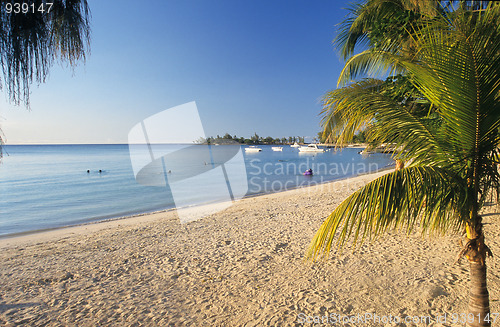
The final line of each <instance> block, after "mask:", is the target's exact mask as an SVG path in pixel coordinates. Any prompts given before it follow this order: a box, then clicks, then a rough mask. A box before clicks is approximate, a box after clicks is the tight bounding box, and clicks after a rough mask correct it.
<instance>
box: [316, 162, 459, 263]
mask: <svg viewBox="0 0 500 327" xmlns="http://www.w3.org/2000/svg"><path fill="white" fill-rule="evenodd" d="M467 199H468V198H467V187H466V183H465V181H464V180H463V179H461V178H460V177H459V176H457V175H456V174H455V173H453V172H451V171H449V170H447V169H443V168H433V167H409V168H405V169H401V170H398V171H394V172H392V173H388V174H386V175H384V176H382V177H379V178H377V179H375V180H374V181H372V182H370V183H368V184H367V185H366V186H364V187H363V188H361V189H360V190H358V191H356V192H355V193H353V194H352V195H351V196H349V197H348V198H347V199H345V200H344V201H343V202H342V203H341V204H340V205H339V206H338V207H337V208H336V209H335V211H333V212H332V213H331V214H330V216H328V218H327V219H326V220H325V222H324V223H323V224H322V225H321V227H320V229H319V230H318V232H317V233H316V235H315V236H314V238H313V240H312V242H311V244H310V247H309V251H308V253H307V257H308V258H312V259H313V260H314V259H316V258H317V257H318V255H319V254H320V253H323V254H327V253H328V252H329V251H330V250H331V247H332V245H333V242H334V239H335V238H337V245H339V246H343V245H344V244H345V243H346V242H347V241H348V240H349V238H350V237H352V238H353V241H354V243H355V244H356V242H357V241H359V240H361V241H363V240H365V239H373V238H375V237H376V236H378V235H380V234H381V233H383V232H385V231H387V230H388V229H391V228H392V229H404V230H405V231H406V232H410V231H412V230H413V229H414V228H415V227H416V226H417V225H419V226H420V228H421V229H422V232H423V233H424V232H440V233H444V232H445V231H447V230H449V229H450V228H451V229H456V230H458V229H459V228H460V227H462V226H463V224H464V223H465V220H464V219H463V218H462V217H464V215H465V214H464V213H463V212H460V211H459V210H460V208H463V207H464V203H466V201H467ZM465 216H466V215H465Z"/></svg>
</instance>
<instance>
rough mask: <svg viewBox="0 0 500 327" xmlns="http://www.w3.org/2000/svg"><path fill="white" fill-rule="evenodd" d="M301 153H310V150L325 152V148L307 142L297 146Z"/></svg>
mask: <svg viewBox="0 0 500 327" xmlns="http://www.w3.org/2000/svg"><path fill="white" fill-rule="evenodd" d="M299 152H301V153H311V152H325V149H322V148H318V146H317V145H316V144H308V145H307V146H301V147H300V148H299Z"/></svg>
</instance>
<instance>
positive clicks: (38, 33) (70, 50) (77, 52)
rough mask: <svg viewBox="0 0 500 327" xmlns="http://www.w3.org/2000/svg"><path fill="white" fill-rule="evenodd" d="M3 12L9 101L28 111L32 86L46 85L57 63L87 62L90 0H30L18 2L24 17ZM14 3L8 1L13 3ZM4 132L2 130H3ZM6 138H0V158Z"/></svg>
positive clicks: (1, 37)
mask: <svg viewBox="0 0 500 327" xmlns="http://www.w3.org/2000/svg"><path fill="white" fill-rule="evenodd" d="M7 3H8V2H7V1H2V2H1V10H0V66H1V69H2V75H3V84H2V82H1V81H0V89H2V88H4V89H5V90H6V92H7V94H8V96H9V100H10V101H11V102H12V103H14V104H16V105H20V104H21V103H24V105H25V106H26V107H28V108H29V95H30V86H31V84H33V82H36V83H43V82H45V80H46V78H47V76H48V74H49V68H50V67H51V66H52V65H53V63H54V61H60V62H67V63H69V64H70V66H72V67H74V66H75V65H76V64H77V62H78V61H80V60H85V56H86V54H87V53H88V51H89V44H90V22H89V20H90V10H89V6H88V4H87V0H53V1H50V3H52V5H50V4H49V2H47V1H45V0H43V1H42V0H28V1H24V2H19V1H18V3H19V4H20V5H21V4H22V5H23V6H25V5H28V6H27V7H25V8H28V10H30V11H29V12H28V13H25V14H23V13H22V12H21V13H15V12H13V11H10V12H9V11H7V10H6V4H7ZM10 3H11V2H9V4H10ZM0 132H1V130H0ZM2 144H3V139H2V137H1V135H0V159H1V157H2V147H1V145H2Z"/></svg>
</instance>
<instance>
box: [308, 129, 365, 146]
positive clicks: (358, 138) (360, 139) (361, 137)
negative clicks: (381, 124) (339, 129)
mask: <svg viewBox="0 0 500 327" xmlns="http://www.w3.org/2000/svg"><path fill="white" fill-rule="evenodd" d="M316 141H318V142H319V143H323V144H324V143H327V142H326V137H325V135H324V133H323V132H319V133H318V136H317V137H315V138H314V139H313V143H315V142H316ZM336 142H337V140H336V139H334V138H332V142H329V143H336ZM367 142H368V141H367V139H366V131H364V130H363V131H359V132H358V133H357V134H354V136H353V138H352V142H351V143H352V144H356V143H367Z"/></svg>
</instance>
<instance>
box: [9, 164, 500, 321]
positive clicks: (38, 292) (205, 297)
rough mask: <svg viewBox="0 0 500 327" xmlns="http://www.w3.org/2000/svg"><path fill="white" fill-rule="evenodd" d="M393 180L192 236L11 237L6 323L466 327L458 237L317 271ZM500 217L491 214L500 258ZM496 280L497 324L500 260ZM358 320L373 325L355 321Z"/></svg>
mask: <svg viewBox="0 0 500 327" xmlns="http://www.w3.org/2000/svg"><path fill="white" fill-rule="evenodd" d="M384 173H385V172H378V173H374V174H370V175H364V176H358V177H355V178H351V179H346V180H342V181H337V182H332V183H328V184H322V185H317V186H312V187H308V188H303V189H295V190H291V191H286V192H281V193H276V194H268V195H262V196H257V197H253V198H247V199H243V200H241V201H238V202H237V203H235V204H234V205H233V206H231V207H230V208H228V209H226V210H224V211H221V212H219V213H217V214H214V215H212V216H209V217H207V218H205V219H202V220H198V221H194V222H191V223H188V224H183V225H181V224H180V223H179V219H178V218H177V216H176V214H175V211H168V212H162V213H156V214H151V215H143V216H139V217H133V218H128V219H123V220H115V221H111V222H104V223H96V224H90V225H85V226H77V227H71V228H65V229H59V230H55V231H50V232H44V233H37V234H31V235H25V236H21V237H16V238H9V239H2V240H0V249H1V252H0V257H1V259H0V260H1V262H2V264H1V266H0V325H2V326H18V325H25V326H320V325H321V326H333V325H349V326H384V325H386V326H429V325H431V326H463V324H460V323H453V319H452V318H453V316H452V314H461V313H465V312H467V297H468V264H467V263H466V261H465V259H462V261H461V264H454V261H455V259H456V256H457V253H458V252H459V250H460V248H459V245H458V240H459V239H460V236H458V235H445V236H442V237H435V238H429V237H422V236H421V235H420V234H419V233H418V232H415V233H414V234H412V235H409V236H406V235H402V234H399V233H394V232H391V233H389V234H387V235H385V236H384V237H383V238H381V239H380V240H379V241H375V242H373V243H366V244H364V245H363V246H362V247H361V248H359V249H358V250H357V251H356V252H355V253H353V252H352V251H351V250H349V249H347V250H344V252H342V253H335V252H332V253H331V255H330V257H329V259H328V260H325V261H322V262H318V263H314V264H312V263H310V262H305V261H304V254H305V251H306V249H307V246H308V244H309V242H310V241H311V238H312V236H313V235H314V233H315V232H316V230H317V229H318V228H319V226H320V224H321V223H322V221H323V220H324V219H325V218H326V216H327V215H328V214H329V213H330V212H331V211H332V210H333V209H334V208H335V207H336V206H337V205H338V204H339V203H340V202H341V201H342V200H343V199H344V198H346V197H347V196H348V195H349V194H351V193H352V192H353V191H355V190H357V189H358V188H359V187H361V186H362V185H364V184H366V183H367V182H369V181H370V180H372V179H374V178H376V177H378V176H381V175H382V174H384ZM496 209H497V208H496V206H492V205H491V206H488V207H486V209H485V212H484V221H485V223H486V224H485V229H486V240H487V242H488V245H489V246H490V248H491V250H492V251H493V254H494V255H495V254H499V253H500V230H499V229H498V228H495V224H497V223H499V220H500V217H499V215H498V214H496V213H494V212H496ZM488 269H489V270H488V283H489V290H490V301H491V312H492V313H497V312H500V304H499V299H500V275H499V274H500V270H499V263H498V261H497V259H496V258H493V259H489V260H488ZM445 314H446V315H447V316H446V319H443V318H442V317H444V315H445ZM354 316H357V317H358V318H357V319H359V317H361V318H363V319H364V320H362V321H359V320H357V322H356V323H352V321H351V323H343V322H342V319H343V321H344V322H346V320H345V319H346V318H345V317H347V318H350V317H354ZM370 316H371V317H372V318H370ZM325 317H328V321H326V320H325ZM376 317H378V319H379V320H378V321H377V320H376V319H377V318H376ZM390 317H391V319H392V320H388V319H389V318H390ZM396 317H397V318H398V319H402V321H398V320H396ZM336 318H338V319H340V320H341V321H340V322H338V321H335V319H336ZM318 319H323V321H322V323H320V322H321V321H319V320H318ZM405 319H406V320H405ZM429 319H430V320H429ZM398 322H399V323H398ZM497 323H500V317H499V318H498V320H497Z"/></svg>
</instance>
